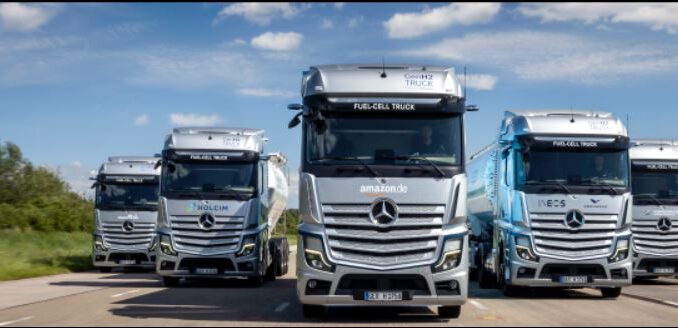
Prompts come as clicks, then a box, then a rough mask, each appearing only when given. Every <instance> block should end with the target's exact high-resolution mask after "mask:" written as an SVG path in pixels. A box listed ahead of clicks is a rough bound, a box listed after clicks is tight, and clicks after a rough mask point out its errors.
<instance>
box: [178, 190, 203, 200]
mask: <svg viewBox="0 0 678 328" xmlns="http://www.w3.org/2000/svg"><path fill="white" fill-rule="evenodd" d="M170 192H172V193H176V194H177V195H178V196H179V197H187V196H188V197H195V198H198V199H199V200H205V196H204V195H203V194H202V192H200V191H198V190H187V189H184V190H172V191H170Z"/></svg>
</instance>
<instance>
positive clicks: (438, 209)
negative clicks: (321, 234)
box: [322, 204, 445, 268]
mask: <svg viewBox="0 0 678 328" xmlns="http://www.w3.org/2000/svg"><path fill="white" fill-rule="evenodd" d="M322 209H323V214H324V222H325V231H326V233H327V239H328V243H329V249H330V253H331V255H332V257H333V258H334V259H335V260H337V261H341V262H345V263H346V262H348V263H356V264H363V265H369V266H373V267H375V266H376V267H382V268H386V267H393V266H401V265H412V264H415V263H425V262H432V261H433V260H434V256H435V253H436V248H437V247H438V237H439V236H440V234H441V232H442V226H443V218H444V215H445V206H444V205H405V204H400V205H398V212H399V213H398V219H397V220H396V222H395V223H393V224H392V225H390V226H388V227H387V228H381V227H379V226H377V225H376V224H374V223H373V222H372V221H371V220H370V217H369V212H370V209H371V204H359V205H346V204H323V206H322Z"/></svg>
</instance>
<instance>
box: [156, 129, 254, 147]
mask: <svg viewBox="0 0 678 328" xmlns="http://www.w3.org/2000/svg"><path fill="white" fill-rule="evenodd" d="M266 141H268V139H266V138H264V130H259V129H247V128H214V127H191V128H175V129H174V130H173V131H172V133H171V134H169V135H167V138H166V139H165V147H164V149H186V150H232V151H254V152H258V153H261V152H262V151H263V149H264V143H266Z"/></svg>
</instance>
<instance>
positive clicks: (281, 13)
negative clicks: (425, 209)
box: [0, 3, 678, 207]
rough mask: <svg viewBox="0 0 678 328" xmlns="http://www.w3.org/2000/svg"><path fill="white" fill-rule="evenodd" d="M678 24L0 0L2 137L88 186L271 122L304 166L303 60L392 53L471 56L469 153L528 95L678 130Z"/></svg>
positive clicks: (616, 14) (648, 131) (532, 102)
mask: <svg viewBox="0 0 678 328" xmlns="http://www.w3.org/2000/svg"><path fill="white" fill-rule="evenodd" d="M676 32H678V6H677V5H676V4H593V5H590V4H456V3H450V4H446V3H434V4H424V3H396V4H388V3H380V4H352V3H347V4H287V3H278V4H242V3H240V4H63V5H62V4H16V3H0V141H12V142H15V143H17V144H18V145H19V146H20V147H21V148H22V149H23V151H24V154H25V156H26V157H27V158H28V159H30V160H31V161H33V162H34V163H37V164H39V165H45V166H49V167H51V168H54V169H58V170H59V172H60V173H61V174H62V176H64V178H65V179H66V180H67V181H69V183H71V185H72V186H73V188H74V189H75V190H77V191H80V192H82V191H86V190H87V187H88V186H89V182H88V181H87V180H86V179H87V177H88V176H89V174H90V172H91V171H92V170H94V169H96V168H98V166H99V165H100V163H101V162H102V161H103V160H105V159H106V158H107V157H108V156H109V155H114V154H115V155H123V154H125V155H126V154H129V155H147V154H154V153H157V152H159V151H160V149H161V147H162V143H163V138H164V136H165V135H166V134H167V133H169V132H170V131H171V129H172V128H173V127H175V126H181V125H196V124H199V125H218V126H243V127H257V128H262V129H265V130H266V134H267V135H268V137H269V138H270V139H271V142H270V143H269V144H268V145H267V147H266V150H267V151H282V152H283V153H285V154H286V155H287V156H288V157H289V159H290V168H291V171H292V172H295V171H296V170H297V169H298V167H299V157H300V154H299V149H300V146H299V133H300V130H299V129H295V130H288V129H287V127H286V126H287V122H288V121H289V119H290V117H291V116H292V114H293V113H291V112H289V111H287V110H286V109H285V108H286V105H287V104H288V103H291V102H299V101H300V100H299V95H298V94H299V83H300V77H301V72H302V71H303V70H304V69H306V68H308V66H310V65H314V64H327V63H355V62H380V61H381V58H382V56H383V57H385V59H386V62H392V63H396V62H397V63H419V64H424V63H426V64H436V65H446V66H451V67H455V68H457V69H458V71H459V72H461V70H462V68H463V66H464V65H466V66H468V69H469V73H470V79H469V80H470V83H469V84H470V85H469V93H468V96H469V99H470V103H473V104H476V105H478V106H479V107H480V109H481V111H480V112H477V113H471V114H469V115H468V116H467V124H466V128H467V147H468V151H469V152H473V151H475V150H477V149H479V148H481V147H482V146H483V145H485V144H487V143H489V142H490V140H492V138H493V136H494V133H495V130H496V128H497V126H498V122H499V119H500V118H501V116H502V113H503V111H504V110H506V109H516V108H570V107H572V108H584V109H597V110H605V111H612V112H614V113H615V114H617V115H618V116H620V117H622V118H624V119H625V118H626V116H627V115H629V116H630V122H631V127H630V133H631V136H632V137H653V138H678V133H677V132H676V128H675V127H676V126H678V115H676V114H675V109H676V106H675V104H676V103H677V102H676V100H675V98H676V96H677V95H678V83H677V82H678V74H676V73H678V42H676V41H678V34H677V33H676ZM292 178H293V179H292V180H293V182H294V181H296V173H295V174H294V175H293V177H292ZM295 193H296V191H295ZM296 202H297V197H296V194H294V195H292V197H291V200H290V205H292V206H295V207H296Z"/></svg>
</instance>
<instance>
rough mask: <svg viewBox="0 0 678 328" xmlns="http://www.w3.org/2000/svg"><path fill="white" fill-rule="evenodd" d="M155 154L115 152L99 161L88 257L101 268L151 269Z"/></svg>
mask: <svg viewBox="0 0 678 328" xmlns="http://www.w3.org/2000/svg"><path fill="white" fill-rule="evenodd" d="M157 161H158V158H155V157H136V156H117V157H110V158H109V159H108V162H106V163H104V164H102V165H101V168H100V169H99V172H98V174H97V176H96V178H95V179H94V180H95V182H94V185H93V186H92V187H93V188H95V189H96V191H95V209H94V229H95V230H94V233H93V243H92V261H93V264H94V266H95V267H96V268H98V269H99V270H100V271H102V272H111V270H112V269H113V268H146V269H153V267H154V264H155V249H156V246H157V239H156V234H155V228H156V221H157V214H158V186H159V184H158V178H159V174H160V170H156V169H155V168H154V166H155V163H156V162H157Z"/></svg>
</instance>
